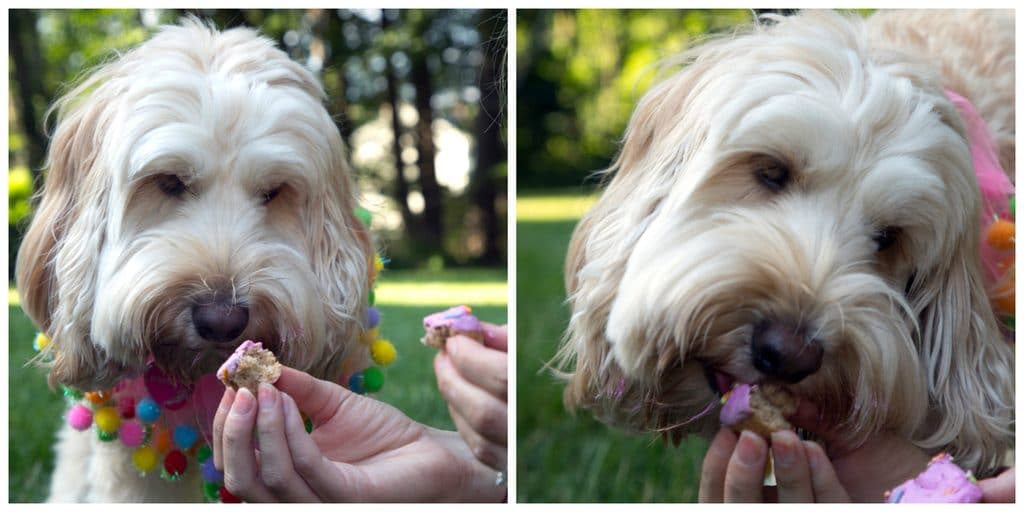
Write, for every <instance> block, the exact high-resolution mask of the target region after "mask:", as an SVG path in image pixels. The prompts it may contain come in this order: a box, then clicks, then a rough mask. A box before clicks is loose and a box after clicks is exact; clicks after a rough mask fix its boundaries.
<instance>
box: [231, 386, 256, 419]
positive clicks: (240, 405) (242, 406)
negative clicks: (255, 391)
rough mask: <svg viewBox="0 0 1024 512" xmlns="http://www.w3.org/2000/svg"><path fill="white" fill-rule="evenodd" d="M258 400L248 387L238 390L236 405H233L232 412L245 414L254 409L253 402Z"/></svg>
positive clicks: (233, 413)
mask: <svg viewBox="0 0 1024 512" xmlns="http://www.w3.org/2000/svg"><path fill="white" fill-rule="evenodd" d="M255 401H256V397H254V396H252V391H249V390H248V389H246V388H241V389H239V390H238V394H236V395H235V405H233V406H231V414H232V415H234V416H245V415H247V414H249V413H250V412H251V411H252V404H253V402H255Z"/></svg>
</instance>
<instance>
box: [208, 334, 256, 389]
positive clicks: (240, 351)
mask: <svg viewBox="0 0 1024 512" xmlns="http://www.w3.org/2000/svg"><path fill="white" fill-rule="evenodd" d="M262 348H263V344H262V343H259V342H255V341H252V340H245V341H244V342H242V344H241V345H239V346H238V348H236V349H235V353H233V354H231V357H229V358H228V360H227V361H224V364H222V365H220V369H218V370H217V378H218V379H220V380H221V382H223V383H225V384H227V383H228V376H229V375H231V373H232V372H234V371H235V370H236V369H238V363H240V362H241V361H242V356H243V355H244V354H245V353H246V352H248V351H249V350H250V349H255V350H259V349H262Z"/></svg>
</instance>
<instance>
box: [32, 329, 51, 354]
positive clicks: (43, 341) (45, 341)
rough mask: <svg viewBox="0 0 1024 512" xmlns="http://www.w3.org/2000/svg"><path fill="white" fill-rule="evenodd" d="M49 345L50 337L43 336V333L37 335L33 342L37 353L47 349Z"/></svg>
mask: <svg viewBox="0 0 1024 512" xmlns="http://www.w3.org/2000/svg"><path fill="white" fill-rule="evenodd" d="M49 345H50V337H49V336H47V335H45V334H43V333H41V332H40V333H37V334H36V339H34V340H32V348H34V349H36V351H37V352H38V351H40V350H43V349H45V348H46V347H48V346H49Z"/></svg>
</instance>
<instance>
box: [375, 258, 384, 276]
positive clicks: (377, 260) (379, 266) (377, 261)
mask: <svg viewBox="0 0 1024 512" xmlns="http://www.w3.org/2000/svg"><path fill="white" fill-rule="evenodd" d="M381 270H384V260H382V259H380V254H374V255H373V271H374V272H380V271H381Z"/></svg>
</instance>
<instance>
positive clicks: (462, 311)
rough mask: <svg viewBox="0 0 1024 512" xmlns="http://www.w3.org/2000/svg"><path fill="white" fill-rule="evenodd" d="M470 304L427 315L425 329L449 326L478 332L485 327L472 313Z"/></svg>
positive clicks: (424, 320) (454, 328)
mask: <svg viewBox="0 0 1024 512" xmlns="http://www.w3.org/2000/svg"><path fill="white" fill-rule="evenodd" d="M470 312H471V310H470V309H469V307H468V306H455V307H453V308H449V309H446V310H444V311H441V312H440V313H434V314H432V315H427V316H426V317H424V318H423V327H424V328H425V329H436V328H438V327H448V328H451V329H453V330H456V331H460V332H477V331H480V330H482V329H483V327H482V326H481V325H480V321H479V320H477V319H476V317H475V316H473V315H472V314H471V313H470Z"/></svg>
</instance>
